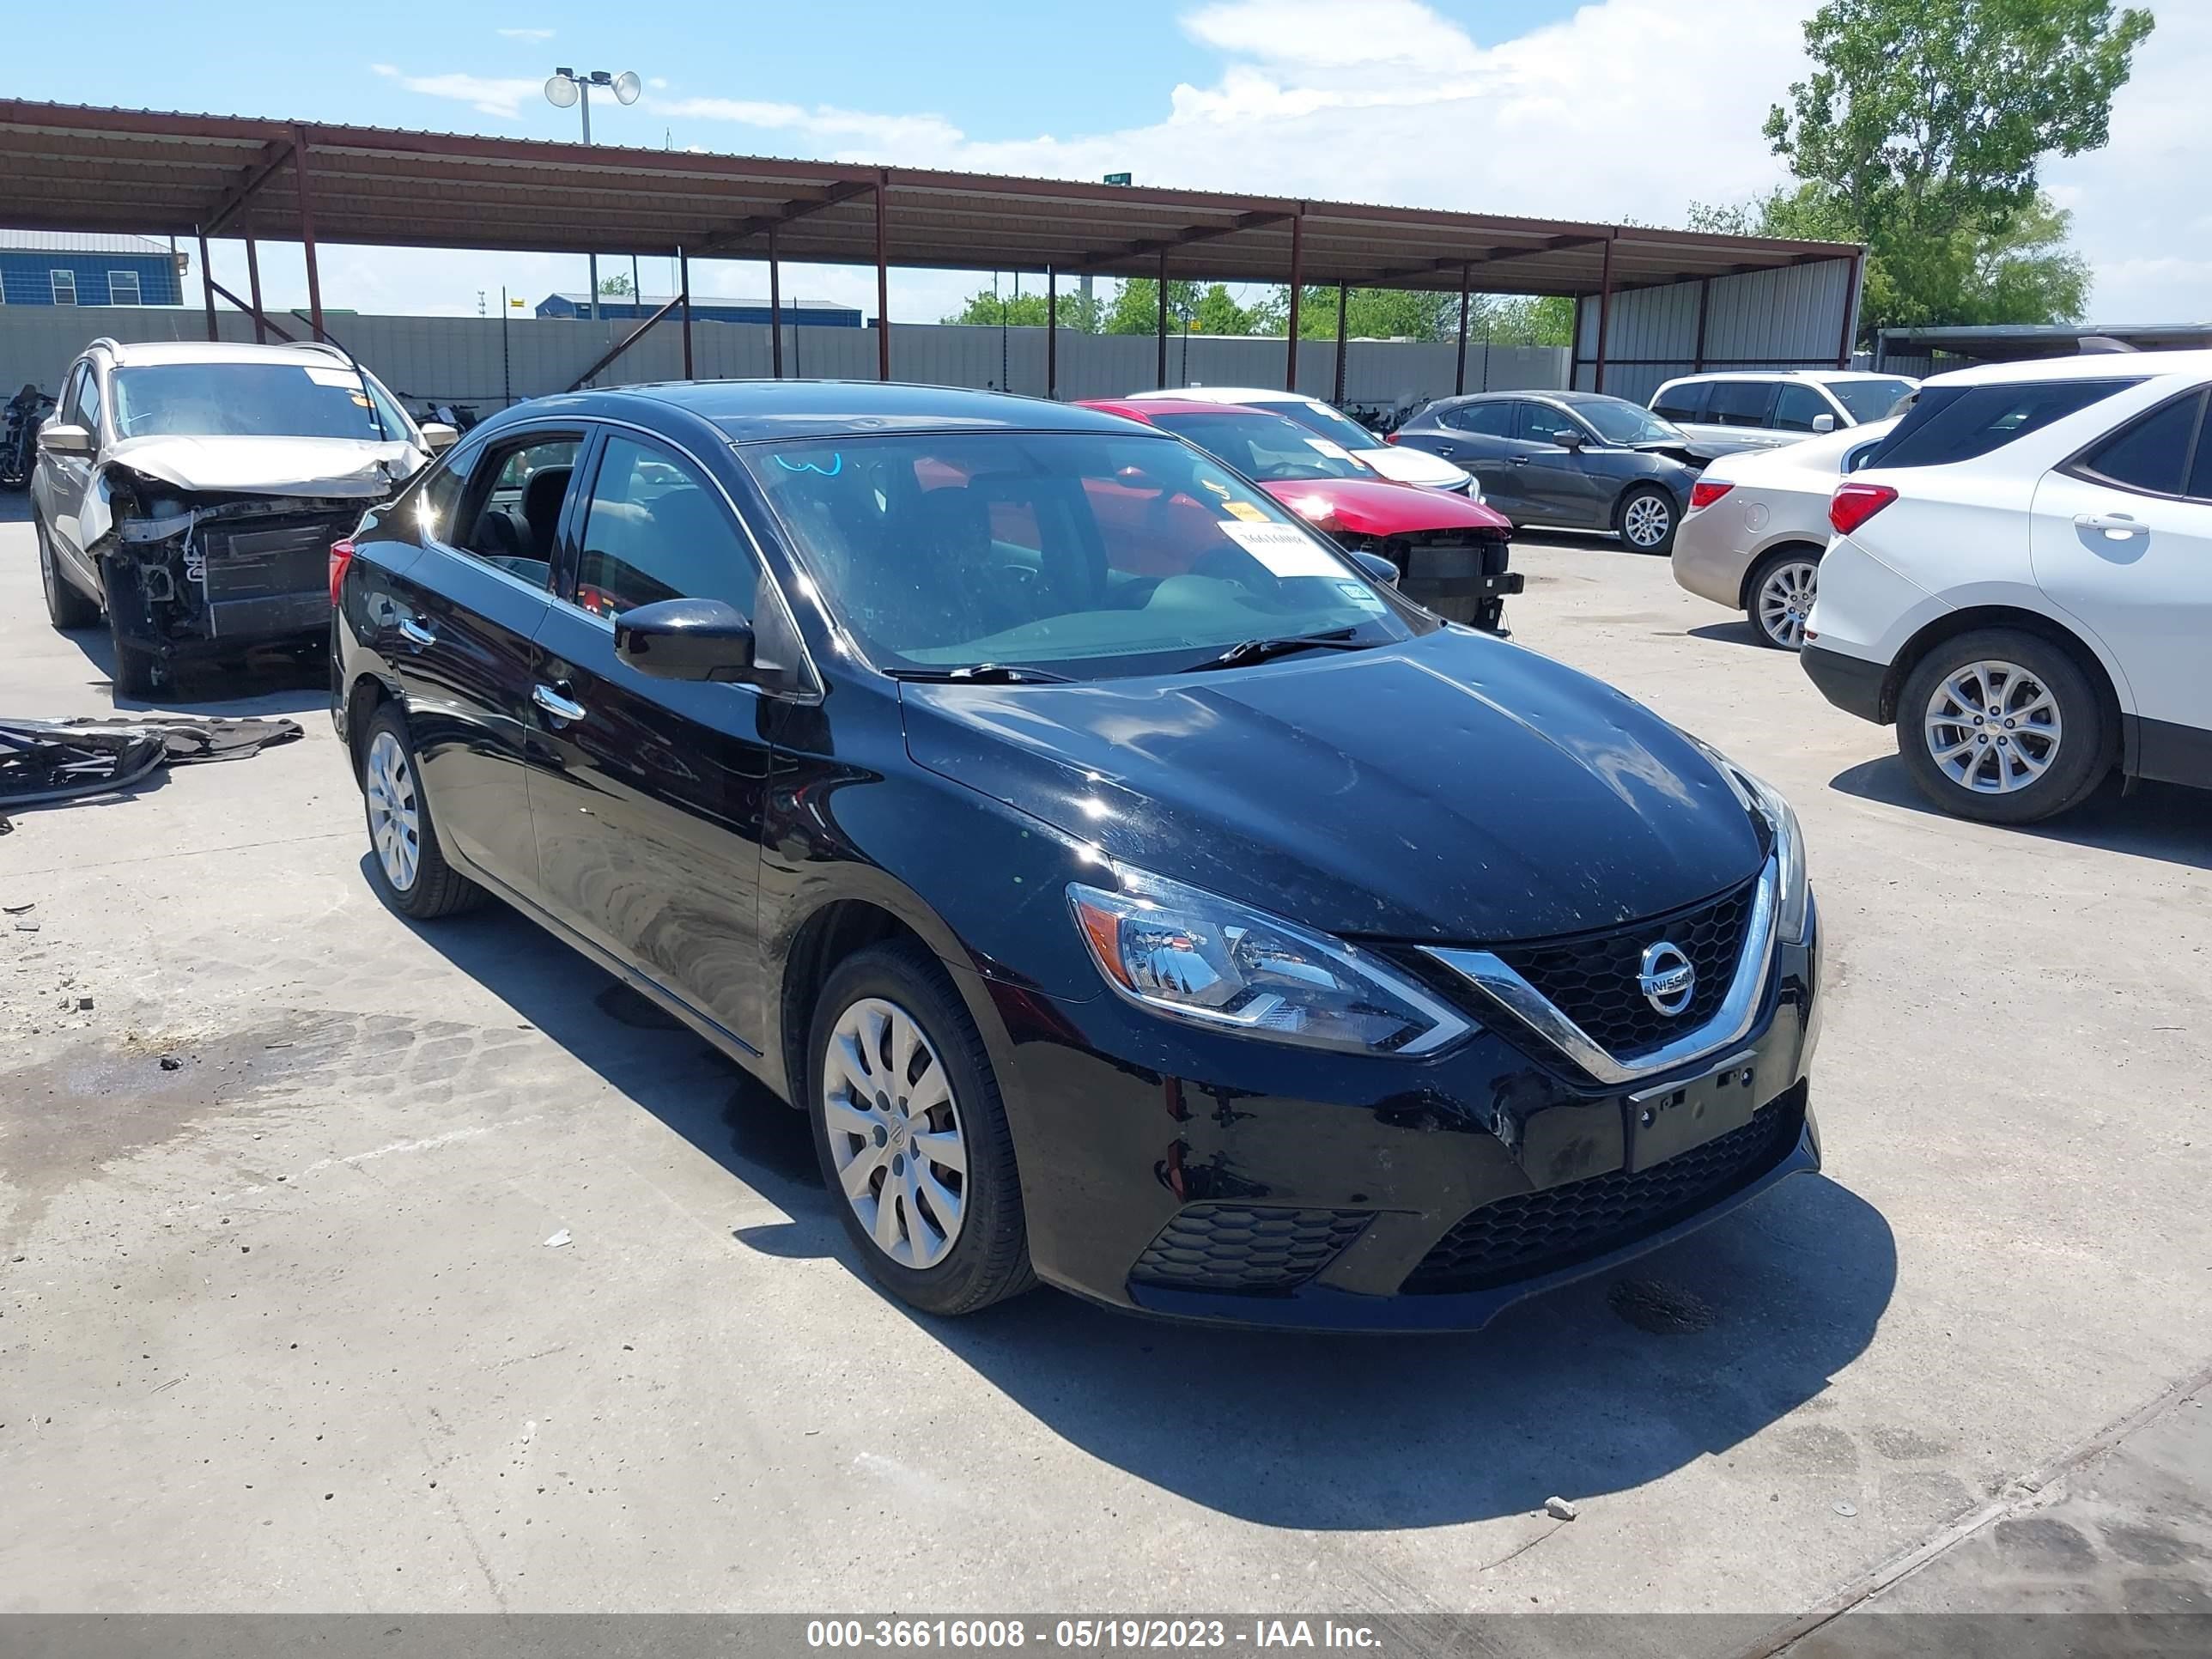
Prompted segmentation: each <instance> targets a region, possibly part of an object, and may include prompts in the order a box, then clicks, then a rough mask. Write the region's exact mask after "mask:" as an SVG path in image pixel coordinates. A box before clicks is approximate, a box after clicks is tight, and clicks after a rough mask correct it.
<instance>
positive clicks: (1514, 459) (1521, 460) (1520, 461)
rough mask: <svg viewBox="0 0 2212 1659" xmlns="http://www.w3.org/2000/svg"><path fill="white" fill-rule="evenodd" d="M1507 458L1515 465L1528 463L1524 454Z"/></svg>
mask: <svg viewBox="0 0 2212 1659" xmlns="http://www.w3.org/2000/svg"><path fill="white" fill-rule="evenodd" d="M1509 459H1510V460H1511V461H1512V463H1513V465H1516V466H1526V465H1528V457H1527V456H1526V455H1515V456H1511V457H1509Z"/></svg>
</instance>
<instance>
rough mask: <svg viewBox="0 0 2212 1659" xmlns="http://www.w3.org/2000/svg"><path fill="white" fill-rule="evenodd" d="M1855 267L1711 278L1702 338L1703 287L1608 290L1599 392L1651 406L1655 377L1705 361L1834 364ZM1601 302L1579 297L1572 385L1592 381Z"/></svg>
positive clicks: (1825, 265) (1715, 364)
mask: <svg viewBox="0 0 2212 1659" xmlns="http://www.w3.org/2000/svg"><path fill="white" fill-rule="evenodd" d="M1852 276H1853V267H1852V265H1851V263H1850V261H1849V260H1846V259H1829V260H1824V261H1822V262H1821V263H1820V264H1809V265H1794V266H1791V267H1790V268H1788V269H1786V270H1761V271H1754V272H1752V273H1750V274H1748V275H1746V276H1716V277H1714V278H1713V279H1712V280H1711V289H1710V291H1709V292H1708V293H1706V294H1705V295H1704V296H1703V301H1704V307H1705V342H1704V348H1703V349H1702V351H1701V350H1700V349H1699V340H1698V332H1699V331H1698V312H1699V301H1700V294H1699V289H1700V287H1701V285H1700V284H1699V283H1674V284H1673V285H1671V286H1669V287H1667V288H1645V289H1632V290H1630V291H1629V292H1628V293H1626V294H1616V295H1613V306H1612V315H1611V319H1610V321H1609V322H1608V324H1607V329H1606V345H1605V390H1606V391H1607V392H1612V393H1613V395H1614V396H1615V397H1618V398H1632V399H1633V400H1634V401H1635V402H1637V403H1639V404H1641V403H1649V402H1650V398H1651V394H1652V393H1653V392H1656V391H1657V390H1658V389H1659V386H1660V384H1661V382H1662V381H1665V380H1672V379H1674V376H1676V375H1677V374H1692V373H1693V372H1694V371H1695V370H1696V368H1698V367H1699V366H1700V364H1702V366H1703V367H1704V368H1709V369H1714V368H1835V367H1836V366H1837V354H1838V348H1840V347H1844V345H1845V344H1846V343H1847V340H1848V336H1847V334H1846V333H1845V332H1844V307H1845V305H1846V303H1848V304H1849V305H1850V307H1852V308H1853V309H1854V311H1855V310H1856V308H1857V302H1858V296H1857V293H1856V292H1855V291H1854V290H1853V288H1852ZM1597 325H1598V305H1597V301H1595V300H1585V301H1583V305H1582V329H1581V335H1580V338H1579V339H1578V341H1577V344H1576V348H1575V364H1574V384H1575V385H1576V386H1579V387H1581V388H1583V390H1585V391H1588V390H1589V389H1591V388H1592V387H1594V386H1595V383H1596V362H1595V359H1596V356H1597Z"/></svg>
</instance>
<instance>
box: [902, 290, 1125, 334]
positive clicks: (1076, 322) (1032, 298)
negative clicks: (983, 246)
mask: <svg viewBox="0 0 2212 1659" xmlns="http://www.w3.org/2000/svg"><path fill="white" fill-rule="evenodd" d="M1055 309H1056V310H1057V311H1058V313H1059V315H1060V326H1061V327H1062V328H1066V329H1073V330H1075V331H1078V332H1079V333H1084V334H1096V333H1097V332H1098V327H1099V313H1100V312H1101V311H1102V310H1103V307H1101V306H1100V305H1099V303H1098V301H1097V299H1095V298H1094V299H1093V300H1092V301H1091V303H1090V305H1089V307H1087V308H1086V307H1085V305H1084V302H1083V295H1081V294H1079V293H1077V294H1062V295H1059V296H1058V303H1057V305H1056V307H1055ZM938 320H939V321H940V322H946V323H968V324H971V325H982V326H984V327H987V328H997V327H998V326H1000V325H1001V324H1005V325H1006V326H1008V327H1011V328H1042V327H1043V326H1044V325H1045V309H1044V295H1042V293H1036V294H1023V295H1019V296H1016V295H1012V294H1008V295H1004V296H1001V295H996V294H994V293H992V292H991V291H990V290H989V289H984V290H982V291H981V293H979V294H975V295H971V296H970V297H969V301H968V303H967V304H966V305H964V306H963V307H961V308H960V309H959V310H958V311H956V312H954V313H951V315H950V316H947V317H942V318H939V319H938Z"/></svg>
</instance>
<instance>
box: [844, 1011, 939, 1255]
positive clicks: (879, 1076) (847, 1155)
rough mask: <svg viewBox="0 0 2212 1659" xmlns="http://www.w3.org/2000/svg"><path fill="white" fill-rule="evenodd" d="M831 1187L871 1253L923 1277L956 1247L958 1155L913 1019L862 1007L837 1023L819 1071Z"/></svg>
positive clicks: (929, 1055)
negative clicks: (834, 1183) (871, 1244)
mask: <svg viewBox="0 0 2212 1659" xmlns="http://www.w3.org/2000/svg"><path fill="white" fill-rule="evenodd" d="M822 1113H823V1121H824V1124H825V1125H826V1127H828V1129H829V1155H830V1160H831V1162H832V1163H833V1164H835V1165H836V1172H837V1182H838V1185H839V1186H840V1187H841V1188H842V1189H843V1191H844V1194H845V1200H846V1201H847V1202H848V1203H849V1204H850V1205H851V1206H853V1212H854V1215H856V1216H858V1217H859V1218H860V1225H861V1228H862V1230H863V1231H866V1233H867V1235H868V1237H870V1238H872V1240H874V1242H875V1245H876V1248H877V1249H879V1250H881V1251H882V1252H883V1253H884V1255H886V1256H888V1257H890V1260H891V1261H895V1262H896V1263H897V1264H898V1265H899V1266H901V1267H912V1268H916V1269H921V1268H925V1267H934V1266H936V1265H937V1263H939V1261H943V1260H944V1259H945V1255H946V1254H947V1253H948V1252H949V1251H950V1250H951V1249H952V1247H953V1245H954V1244H955V1243H957V1241H958V1239H959V1237H960V1225H961V1222H962V1220H963V1218H964V1217H965V1215H966V1213H967V1199H968V1149H967V1142H966V1141H965V1139H963V1135H962V1131H961V1123H960V1109H959V1106H958V1104H957V1103H956V1102H955V1101H954V1099H953V1097H952V1085H951V1079H950V1078H949V1077H947V1076H946V1074H945V1064H944V1061H943V1060H941V1059H940V1058H939V1055H938V1053H937V1049H936V1048H935V1046H934V1045H933V1044H932V1043H931V1042H930V1040H929V1037H928V1036H927V1033H926V1032H924V1031H923V1030H922V1029H921V1024H919V1022H917V1021H916V1020H915V1018H914V1016H913V1015H912V1014H910V1013H908V1012H907V1011H906V1010H905V1009H903V1008H902V1007H900V1006H898V1005H897V1004H896V1003H895V1002H890V1001H887V1000H884V999H883V998H881V997H863V998H861V999H860V1000H858V1001H856V1002H854V1004H853V1005H852V1006H850V1007H848V1008H847V1009H846V1010H845V1012H843V1013H842V1014H841V1015H840V1016H839V1017H838V1019H837V1024H836V1026H835V1028H834V1029H832V1030H831V1031H830V1034H829V1053H828V1054H826V1055H824V1056H823V1066H822Z"/></svg>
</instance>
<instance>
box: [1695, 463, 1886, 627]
mask: <svg viewBox="0 0 2212 1659" xmlns="http://www.w3.org/2000/svg"><path fill="white" fill-rule="evenodd" d="M1896 424H1897V422H1894V421H1875V422H1871V423H1869V424H1868V425H1865V426H1854V427H1847V428H1844V430H1843V431H1841V432H1830V433H1826V434H1823V435H1820V437H1817V438H1807V439H1805V440H1804V441H1802V442H1799V443H1794V444H1790V445H1787V446H1785V447H1782V448H1779V449H1757V450H1748V451H1746V452H1745V453H1742V454H1740V455H1723V457H1721V459H1718V460H1717V461H1715V462H1714V463H1713V464H1712V465H1711V466H1709V467H1707V468H1706V469H1705V471H1704V472H1703V473H1702V474H1700V475H1699V478H1698V481H1697V482H1696V483H1693V484H1692V485H1691V486H1690V510H1689V513H1687V515H1686V516H1685V517H1684V519H1683V520H1682V527H1681V528H1680V530H1678V531H1677V532H1675V533H1674V580H1676V581H1677V582H1679V583H1680V584H1681V586H1684V587H1686V588H1687V589H1688V590H1689V591H1690V592H1692V593H1695V594H1696V595H1697V596H1698V597H1699V599H1711V601H1712V602H1713V603H1714V604H1715V605H1726V606H1728V608H1729V610H1731V611H1742V612H1743V614H1744V615H1745V616H1746V617H1748V618H1749V619H1750V621H1751V625H1752V627H1753V629H1756V630H1757V632H1758V635H1759V643H1760V644H1761V645H1771V646H1772V647H1775V648H1776V649H1777V650H1780V651H1795V650H1796V649H1797V648H1798V647H1801V646H1802V645H1803V644H1804V643H1805V618H1806V617H1807V615H1808V614H1809V613H1810V612H1811V611H1812V609H1813V597H1814V592H1816V591H1817V590H1818V587H1819V579H1820V555H1821V554H1822V553H1824V552H1825V551H1826V550H1827V546H1828V536H1829V529H1828V498H1829V497H1830V496H1831V495H1834V494H1835V490H1836V478H1837V476H1838V474H1839V473H1844V472H1849V471H1851V470H1852V468H1853V467H1854V466H1855V465H1857V463H1858V462H1860V461H1861V460H1863V459H1865V458H1866V455H1867V453H1868V452H1869V451H1870V450H1872V449H1873V448H1874V447H1875V445H1876V444H1878V443H1880V442H1881V440H1882V439H1883V438H1885V437H1887V435H1888V434H1889V429H1890V428H1892V427H1893V426H1894V425H1896Z"/></svg>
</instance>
